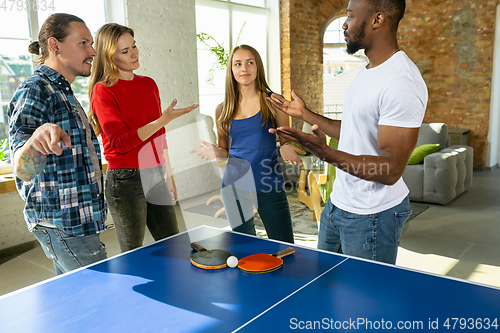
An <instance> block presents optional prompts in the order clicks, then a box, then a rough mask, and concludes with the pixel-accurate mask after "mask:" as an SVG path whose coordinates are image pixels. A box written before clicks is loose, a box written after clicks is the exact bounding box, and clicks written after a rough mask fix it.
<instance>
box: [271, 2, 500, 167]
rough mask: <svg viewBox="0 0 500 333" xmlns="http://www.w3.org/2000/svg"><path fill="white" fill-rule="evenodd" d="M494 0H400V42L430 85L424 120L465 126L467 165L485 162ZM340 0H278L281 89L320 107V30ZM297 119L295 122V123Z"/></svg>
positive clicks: (480, 164)
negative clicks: (471, 154)
mask: <svg viewBox="0 0 500 333" xmlns="http://www.w3.org/2000/svg"><path fill="white" fill-rule="evenodd" d="M499 3H500V0H474V1H468V0H459V1H444V0H438V1H436V0H407V1H406V5H407V9H406V13H405V17H404V18H403V20H402V21H401V24H400V29H399V40H400V42H399V45H400V48H401V49H402V50H404V51H405V52H406V53H407V54H408V56H409V57H410V58H411V59H412V60H413V61H414V62H415V63H416V65H417V66H418V67H419V68H420V71H421V72H422V76H423V78H424V80H425V82H426V83H427V87H428V89H429V103H428V107H427V111H426V116H425V118H424V122H444V123H446V124H448V126H449V127H450V128H465V129H470V130H471V133H470V134H469V145H471V146H472V147H474V166H475V167H483V166H487V160H488V158H487V154H488V151H489V147H488V145H489V144H488V139H487V137H488V130H489V116H490V96H491V78H492V59H493V38H494V29H495V15H496V6H497V5H498V4H499ZM347 4H348V1H347V0H309V1H298V0H281V24H282V37H281V47H282V72H283V78H282V80H283V84H282V89H283V93H284V94H285V95H286V96H288V95H289V91H290V88H293V89H294V90H295V91H296V92H297V93H299V95H300V94H302V95H303V96H304V99H305V100H306V103H307V104H308V105H309V106H310V108H311V109H313V110H322V103H323V102H322V97H321V96H320V95H322V90H323V86H322V76H321V73H322V42H321V39H322V33H323V31H322V30H323V29H324V28H325V25H326V23H327V22H328V20H329V18H330V17H331V16H332V15H334V14H335V13H337V12H339V11H340V10H342V9H344V8H345V7H346V6H347ZM294 125H296V126H297V122H295V123H294Z"/></svg>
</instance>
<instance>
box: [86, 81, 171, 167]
mask: <svg viewBox="0 0 500 333" xmlns="http://www.w3.org/2000/svg"><path fill="white" fill-rule="evenodd" d="M91 103H92V110H94V113H95V114H96V116H97V119H98V120H99V124H100V125H101V136H102V143H103V146H104V156H105V157H106V160H107V161H108V168H109V169H121V168H127V169H145V168H152V167H156V166H158V165H161V164H164V163H165V157H164V152H163V150H164V149H167V141H166V137H165V129H164V128H162V129H160V130H159V131H158V132H156V133H155V134H153V135H152V136H151V137H150V138H149V139H147V140H146V141H142V140H141V139H140V138H139V135H138V134H137V129H138V128H140V127H142V126H144V125H146V124H148V123H150V122H152V121H154V120H156V119H158V118H159V117H160V116H161V114H162V111H161V102H160V93H159V91H158V87H157V86H156V83H155V81H154V80H153V79H151V78H149V77H147V76H142V75H135V76H134V79H133V80H131V81H126V80H119V81H118V82H117V83H116V84H115V85H114V86H112V87H106V86H105V85H104V84H102V83H99V84H96V85H95V86H94V89H93V91H92V101H91Z"/></svg>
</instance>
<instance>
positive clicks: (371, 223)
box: [318, 197, 411, 264]
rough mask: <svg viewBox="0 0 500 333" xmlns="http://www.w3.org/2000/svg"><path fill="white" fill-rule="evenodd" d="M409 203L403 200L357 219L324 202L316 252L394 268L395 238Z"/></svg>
mask: <svg viewBox="0 0 500 333" xmlns="http://www.w3.org/2000/svg"><path fill="white" fill-rule="evenodd" d="M409 203H410V200H409V199H408V197H406V198H405V199H404V200H403V201H402V202H401V203H400V204H398V205H396V206H394V207H392V208H390V209H387V210H385V211H382V212H380V213H376V214H368V215H359V214H353V213H349V212H347V211H345V210H342V209H340V208H338V207H336V206H334V205H333V204H332V202H331V200H328V203H327V204H326V206H325V208H324V209H323V213H321V221H320V227H319V234H318V249H321V250H327V251H331V252H337V253H343V254H347V255H351V256H355V257H360V258H365V259H370V260H376V261H382V262H386V263H390V264H395V263H396V257H397V254H398V246H399V238H400V237H401V233H402V232H403V226H404V224H405V222H406V220H408V218H409V217H410V214H411V210H410V208H409Z"/></svg>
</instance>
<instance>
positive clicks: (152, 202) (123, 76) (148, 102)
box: [88, 23, 198, 252]
mask: <svg viewBox="0 0 500 333" xmlns="http://www.w3.org/2000/svg"><path fill="white" fill-rule="evenodd" d="M95 50H96V52H97V56H96V57H95V58H94V61H93V66H92V67H93V68H92V75H91V77H90V84H89V96H90V100H91V108H90V110H89V114H88V116H89V120H90V122H91V124H92V126H93V127H94V131H95V132H96V134H97V135H99V134H100V135H101V136H102V143H103V146H104V156H105V157H106V160H107V161H108V170H107V173H106V182H105V197H106V201H107V202H108V207H109V209H110V212H111V216H112V217H113V222H114V224H115V229H116V235H117V238H118V243H119V245H120V249H121V251H122V252H124V251H128V250H131V249H133V248H136V247H139V246H141V245H142V242H143V239H144V233H145V229H146V226H147V227H148V229H149V231H150V232H151V235H152V236H153V238H154V239H155V240H158V239H162V238H165V237H168V236H170V235H173V234H175V233H178V232H179V227H178V224H177V218H176V214H175V208H174V205H175V204H176V201H177V190H176V187H175V183H174V179H173V176H172V170H171V168H170V161H169V158H168V153H167V141H166V136H165V129H164V126H166V125H167V124H168V123H169V122H170V121H172V120H173V119H175V118H177V117H179V116H182V115H183V114H186V113H188V112H190V111H192V110H193V109H195V108H196V107H198V105H195V104H193V105H191V106H189V107H187V108H183V109H174V106H175V104H176V103H177V101H176V100H174V101H173V102H172V103H171V104H170V106H169V107H168V108H166V109H165V110H164V111H163V112H162V110H161V102H160V94H159V91H158V87H157V86H156V83H155V81H154V80H153V79H151V78H149V77H147V76H142V75H137V74H134V70H136V69H138V68H139V51H138V49H137V46H136V45H135V40H134V31H133V30H132V29H130V28H128V27H125V26H122V25H119V24H115V23H109V24H105V25H103V26H102V27H101V28H100V29H99V30H98V31H97V34H96V36H95Z"/></svg>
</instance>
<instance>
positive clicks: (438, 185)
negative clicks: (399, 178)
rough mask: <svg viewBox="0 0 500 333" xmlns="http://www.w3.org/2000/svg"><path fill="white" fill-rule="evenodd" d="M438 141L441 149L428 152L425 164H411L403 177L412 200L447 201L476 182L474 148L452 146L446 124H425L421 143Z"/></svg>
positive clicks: (420, 139)
mask: <svg viewBox="0 0 500 333" xmlns="http://www.w3.org/2000/svg"><path fill="white" fill-rule="evenodd" d="M436 143H439V151H437V152H436V153H433V154H430V155H427V156H426V157H425V159H424V163H423V164H416V165H407V166H406V170H405V171H404V173H403V180H404V181H405V183H406V185H407V186H408V188H409V189H410V200H412V201H420V202H429V203H437V204H441V205H446V204H448V203H449V202H450V201H451V200H453V199H455V198H456V197H457V196H459V195H460V194H462V193H463V192H465V191H467V190H468V189H469V188H470V186H471V185H472V166H473V159H472V157H473V148H472V147H469V146H459V145H455V146H451V147H450V137H449V136H448V126H446V124H443V123H430V124H422V127H421V128H420V132H419V134H418V141H417V147H418V146H420V145H423V144H436Z"/></svg>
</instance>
